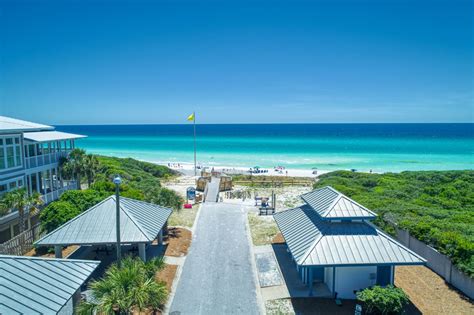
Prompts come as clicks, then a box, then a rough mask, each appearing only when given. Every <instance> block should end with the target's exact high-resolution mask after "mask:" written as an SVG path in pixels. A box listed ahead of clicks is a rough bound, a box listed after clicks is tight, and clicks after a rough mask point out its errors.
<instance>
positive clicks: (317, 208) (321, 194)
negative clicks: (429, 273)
mask: <svg viewBox="0 0 474 315" xmlns="http://www.w3.org/2000/svg"><path fill="white" fill-rule="evenodd" d="M301 197H302V199H303V200H304V202H305V203H306V204H304V205H302V206H300V207H298V208H295V209H290V210H286V211H282V212H279V213H276V214H275V215H274V218H275V221H276V222H277V224H278V228H279V229H280V231H281V233H282V235H283V237H284V238H285V241H286V244H287V245H288V250H289V252H290V253H291V256H292V258H293V260H294V262H295V264H296V268H297V270H298V272H299V275H300V277H301V279H302V281H303V282H304V283H305V284H307V285H308V290H309V293H308V294H309V295H313V294H315V295H320V294H318V293H320V292H315V291H317V290H318V288H324V289H325V290H322V291H323V292H328V291H329V292H331V296H333V297H338V298H342V299H354V298H355V297H356V292H357V291H359V290H362V289H365V288H367V287H371V286H373V285H381V286H386V285H389V284H393V283H394V276H395V267H396V266H408V265H424V264H426V260H424V259H423V258H422V257H420V256H419V255H417V254H415V253H414V252H412V251H411V250H409V249H408V248H406V247H405V246H403V245H402V244H400V243H399V242H397V241H396V240H394V239H392V238H391V237H390V236H388V235H387V234H385V233H383V232H382V231H380V230H379V229H377V228H376V227H375V226H374V225H373V224H372V223H371V222H370V221H371V220H373V219H374V218H375V217H376V214H375V213H374V212H372V211H370V210H369V209H367V208H365V207H364V206H362V205H360V204H358V203H357V202H355V201H354V200H352V199H350V198H349V197H347V196H345V195H343V194H341V193H340V192H338V191H336V190H335V189H333V188H332V187H329V186H327V187H324V188H320V189H316V190H314V191H311V192H309V193H306V194H304V195H302V196H301ZM315 284H317V285H315Z"/></svg>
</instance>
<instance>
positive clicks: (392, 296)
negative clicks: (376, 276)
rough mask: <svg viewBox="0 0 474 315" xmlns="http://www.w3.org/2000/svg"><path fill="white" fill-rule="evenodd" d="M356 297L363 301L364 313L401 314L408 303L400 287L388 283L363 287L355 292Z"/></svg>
mask: <svg viewBox="0 0 474 315" xmlns="http://www.w3.org/2000/svg"><path fill="white" fill-rule="evenodd" d="M357 299H358V300H359V301H361V302H362V303H363V307H364V310H365V314H383V315H385V314H401V313H402V312H403V308H404V307H405V305H407V304H408V303H409V299H408V296H407V295H406V294H405V292H403V290H402V289H400V288H395V287H393V286H390V285H389V286H387V287H384V288H383V287H380V286H377V285H376V286H374V287H372V288H367V289H364V290H362V291H360V292H357Z"/></svg>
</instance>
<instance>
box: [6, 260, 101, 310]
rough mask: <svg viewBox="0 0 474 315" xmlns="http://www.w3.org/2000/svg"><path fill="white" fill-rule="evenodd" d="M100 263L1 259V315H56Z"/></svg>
mask: <svg viewBox="0 0 474 315" xmlns="http://www.w3.org/2000/svg"><path fill="white" fill-rule="evenodd" d="M99 263H100V262H99V261H90V260H73V259H70V260H69V259H52V258H39V257H25V256H8V255H0V314H56V313H57V312H58V311H59V310H60V309H61V308H62V307H63V306H64V305H65V304H66V303H67V301H68V300H69V299H70V298H71V296H72V295H73V294H74V293H75V292H76V291H77V289H79V287H80V286H81V285H82V284H83V283H84V282H85V281H86V280H87V278H88V277H89V276H90V275H91V273H92V272H93V271H94V270H95V269H96V268H97V266H98V265H99Z"/></svg>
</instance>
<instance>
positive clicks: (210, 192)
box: [205, 177, 221, 202]
mask: <svg viewBox="0 0 474 315" xmlns="http://www.w3.org/2000/svg"><path fill="white" fill-rule="evenodd" d="M220 182H221V179H220V178H219V177H212V178H211V181H210V182H208V183H207V187H206V190H207V192H206V199H205V202H218V200H219V184H220Z"/></svg>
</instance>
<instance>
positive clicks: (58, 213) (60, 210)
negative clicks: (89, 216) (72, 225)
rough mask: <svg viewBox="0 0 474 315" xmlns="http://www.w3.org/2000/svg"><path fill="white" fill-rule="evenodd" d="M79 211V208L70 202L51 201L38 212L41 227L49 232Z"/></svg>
mask: <svg viewBox="0 0 474 315" xmlns="http://www.w3.org/2000/svg"><path fill="white" fill-rule="evenodd" d="M81 212H82V211H81V210H79V209H78V208H77V207H76V206H74V205H73V204H72V203H70V202H67V201H55V202H52V203H50V204H49V205H48V206H47V207H46V208H44V209H43V210H42V211H41V213H40V220H41V229H42V230H43V231H46V232H48V233H49V232H51V231H53V230H55V229H56V228H58V227H59V226H61V225H63V224H64V223H66V222H67V221H69V220H71V219H72V218H74V217H75V216H77V215H79V214H80V213H81Z"/></svg>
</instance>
